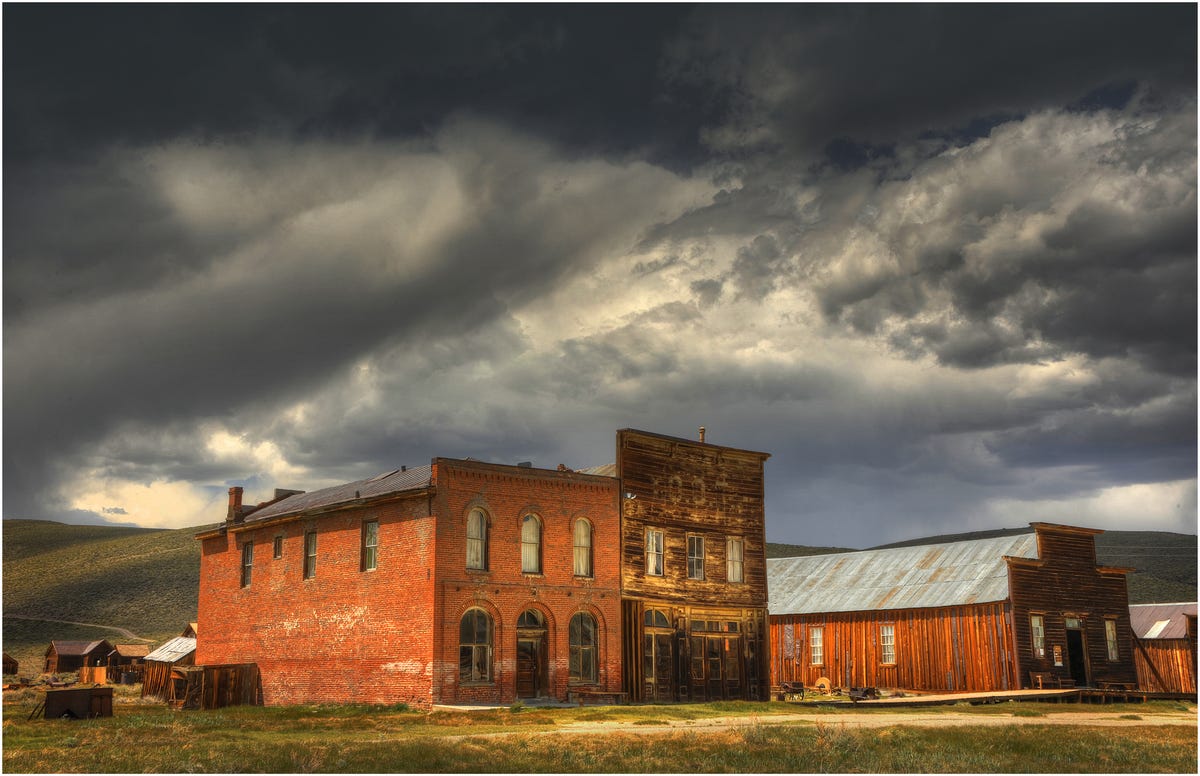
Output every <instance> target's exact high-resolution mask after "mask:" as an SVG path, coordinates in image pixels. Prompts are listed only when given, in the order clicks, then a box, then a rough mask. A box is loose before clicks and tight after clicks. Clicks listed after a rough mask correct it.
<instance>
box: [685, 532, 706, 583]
mask: <svg viewBox="0 0 1200 776" xmlns="http://www.w3.org/2000/svg"><path fill="white" fill-rule="evenodd" d="M687 545H688V546H687V551H688V561H687V562H688V579H704V537H703V536H689V537H688V538H687Z"/></svg>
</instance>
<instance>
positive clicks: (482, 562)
mask: <svg viewBox="0 0 1200 776" xmlns="http://www.w3.org/2000/svg"><path fill="white" fill-rule="evenodd" d="M487 534H488V519H487V513H486V512H484V511H483V510H482V509H472V510H471V514H469V515H467V568H469V569H481V570H485V569H487V567H488V566H487V563H488V556H487V545H488V541H487Z"/></svg>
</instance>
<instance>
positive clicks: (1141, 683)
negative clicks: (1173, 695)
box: [1133, 639, 1196, 694]
mask: <svg viewBox="0 0 1200 776" xmlns="http://www.w3.org/2000/svg"><path fill="white" fill-rule="evenodd" d="M1133 662H1134V665H1135V666H1136V667H1137V681H1138V689H1140V690H1146V691H1148V692H1186V693H1193V694H1194V693H1195V692H1196V649H1195V644H1194V643H1193V642H1192V641H1190V640H1189V639H1136V640H1135V643H1134V651H1133Z"/></svg>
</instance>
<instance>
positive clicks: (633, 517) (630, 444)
mask: <svg viewBox="0 0 1200 776" xmlns="http://www.w3.org/2000/svg"><path fill="white" fill-rule="evenodd" d="M768 457H769V455H768V454H766V453H758V452H752V451H747V450H738V449H734V448H730V447H722V446H719V445H712V444H705V443H703V442H694V441H691V440H686V439H677V438H674V437H664V436H659V435H657V434H649V433H646V432H642V431H633V430H629V429H625V430H622V431H619V432H618V433H617V471H618V476H619V478H620V481H621V597H622V600H623V601H624V602H625V604H624V607H623V616H622V629H623V634H624V635H623V645H622V657H623V661H624V663H625V666H626V676H625V690H626V692H628V693H629V695H630V698H631V699H633V700H641V699H643V698H645V697H646V693H648V692H651V691H653V692H654V693H655V698H656V699H659V700H712V699H720V698H763V697H766V680H767V664H766V645H765V638H766V616H767V615H766V605H767V570H766V568H767V566H766V534H765V519H764V500H763V463H764V461H766V459H767V458H768ZM648 529H653V530H657V531H662V533H663V563H662V571H663V573H662V575H654V574H647V573H646V534H647V530H648ZM689 536H691V537H702V538H703V539H704V575H703V579H692V578H689V574H688V537H689ZM730 539H737V540H740V541H741V545H742V580H741V581H736V580H730V578H729V574H728V560H729V557H728V553H727V546H728V541H729V540H730ZM647 609H652V610H657V611H660V612H662V613H663V614H664V615H665V616H666V617H667V618H668V619H669V621H670V623H671V632H670V633H669V634H668V633H667V632H664V631H663V630H661V629H660V630H658V631H655V632H651V633H650V634H649V635H648V634H647V632H646V630H645V628H644V627H643V626H644V621H643V617H644V614H645V612H646V610H647ZM714 623H721V627H722V628H723V629H725V630H724V631H722V632H721V634H720V635H719V636H718V634H717V632H716V631H714V630H712V628H713V627H715V626H714V625H713V624H714ZM656 637H657V638H658V640H657V641H656V646H655V647H654V649H658V648H659V647H661V648H662V649H663V650H667V649H668V645H670V646H669V656H668V659H667V661H665V662H669V668H663V669H662V671H661V673H660V676H659V677H658V679H659V680H660V681H659V684H658V685H657V686H654V685H653V684H651V685H650V686H648V685H647V684H646V678H647V677H646V671H645V665H646V663H647V661H648V660H649V659H651V658H650V656H648V655H647V650H648V649H650V648H651V647H650V646H649V641H654V640H655V638H656ZM648 638H649V641H648V640H647V639H648ZM718 641H719V644H720V650H721V656H720V658H717V657H711V655H712V654H714V653H713V652H711V651H710V650H715V649H716V648H717V645H718ZM700 649H704V650H705V654H706V657H705V658H703V659H701V658H700V656H699V655H697V654H696V652H697V651H698V650H700ZM657 654H658V653H657V652H656V653H655V658H654V659H657ZM646 699H649V698H646Z"/></svg>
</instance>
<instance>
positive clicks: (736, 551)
mask: <svg viewBox="0 0 1200 776" xmlns="http://www.w3.org/2000/svg"><path fill="white" fill-rule="evenodd" d="M725 577H726V579H728V580H729V581H730V582H741V581H742V580H743V576H742V540H741V539H728V540H727V541H726V542H725Z"/></svg>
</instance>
